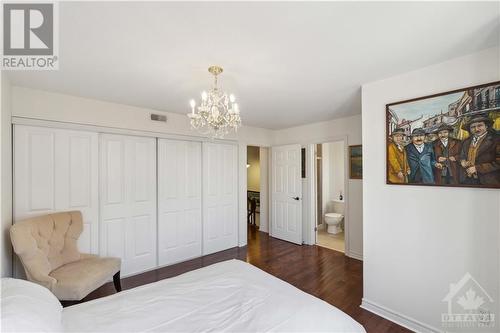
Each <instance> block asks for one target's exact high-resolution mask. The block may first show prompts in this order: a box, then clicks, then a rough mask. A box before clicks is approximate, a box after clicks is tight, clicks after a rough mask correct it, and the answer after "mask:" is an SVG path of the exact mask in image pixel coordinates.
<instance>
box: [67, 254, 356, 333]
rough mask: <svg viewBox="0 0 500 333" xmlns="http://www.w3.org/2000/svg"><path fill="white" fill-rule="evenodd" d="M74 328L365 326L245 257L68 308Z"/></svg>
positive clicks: (217, 329) (234, 329) (70, 329)
mask: <svg viewBox="0 0 500 333" xmlns="http://www.w3.org/2000/svg"><path fill="white" fill-rule="evenodd" d="M62 318H63V319H62V320H63V326H64V328H65V331H67V332H202V331H203V332H205V331H206V332H209V331H215V332H266V331H280V332H298V331H301V332H319V331H328V332H365V330H364V328H363V327H362V326H361V325H360V324H359V323H357V322H356V321H354V319H352V318H351V317H350V316H348V315H347V314H345V313H344V312H342V311H340V310H339V309H337V308H335V307H334V306H332V305H330V304H328V303H326V302H324V301H322V300H320V299H318V298H316V297H314V296H311V295H309V294H307V293H305V292H303V291H301V290H299V289H297V288H295V287H293V286H292V285H290V284H288V283H286V282H284V281H282V280H280V279H278V278H276V277H274V276H272V275H270V274H267V273H266V272H264V271H262V270H260V269H258V268H256V267H254V266H252V265H250V264H248V263H245V262H243V261H240V260H229V261H225V262H221V263H217V264H214V265H211V266H207V267H204V268H201V269H198V270H195V271H191V272H188V273H185V274H182V275H179V276H177V277H173V278H170V279H165V280H161V281H158V282H155V283H152V284H148V285H144V286H141V287H138V288H134V289H130V290H126V291H123V292H121V293H118V294H114V295H111V296H108V297H104V298H101V299H97V300H94V301H90V302H86V303H82V304H78V305H74V306H71V307H67V308H65V309H64V310H63V314H62Z"/></svg>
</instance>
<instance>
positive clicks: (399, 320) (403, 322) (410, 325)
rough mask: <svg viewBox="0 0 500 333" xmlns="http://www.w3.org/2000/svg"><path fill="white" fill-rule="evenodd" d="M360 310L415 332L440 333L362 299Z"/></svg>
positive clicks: (428, 326)
mask: <svg viewBox="0 0 500 333" xmlns="http://www.w3.org/2000/svg"><path fill="white" fill-rule="evenodd" d="M361 308H363V309H365V310H367V311H370V312H372V313H374V314H376V315H378V316H380V317H383V318H385V319H387V320H390V321H392V322H394V323H396V324H398V325H400V326H403V327H406V328H407V329H410V330H412V331H415V332H419V333H441V332H443V331H442V330H440V329H437V328H435V327H432V326H430V325H427V324H424V323H422V322H420V321H418V320H416V319H413V318H410V317H408V316H405V315H403V314H401V313H399V312H397V311H394V310H391V309H388V308H386V307H384V306H382V305H378V304H376V303H374V302H371V301H369V300H367V299H366V298H363V299H362V300H361Z"/></svg>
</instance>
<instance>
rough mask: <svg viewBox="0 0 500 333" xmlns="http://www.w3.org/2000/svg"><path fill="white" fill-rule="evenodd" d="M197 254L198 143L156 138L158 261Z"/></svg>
mask: <svg viewBox="0 0 500 333" xmlns="http://www.w3.org/2000/svg"><path fill="white" fill-rule="evenodd" d="M199 256H201V143H200V142H189V141H178V140H166V139H158V263H159V264H160V265H170V264H173V263H176V262H180V261H184V260H187V259H191V258H194V257H199Z"/></svg>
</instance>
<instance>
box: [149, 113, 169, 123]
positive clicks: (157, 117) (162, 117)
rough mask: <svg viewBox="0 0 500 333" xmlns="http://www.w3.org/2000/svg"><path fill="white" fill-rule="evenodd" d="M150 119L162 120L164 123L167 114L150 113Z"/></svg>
mask: <svg viewBox="0 0 500 333" xmlns="http://www.w3.org/2000/svg"><path fill="white" fill-rule="evenodd" d="M151 120H154V121H163V122H164V123H166V122H167V116H164V115H161V114H155V113H151Z"/></svg>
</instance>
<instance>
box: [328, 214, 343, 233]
mask: <svg viewBox="0 0 500 333" xmlns="http://www.w3.org/2000/svg"><path fill="white" fill-rule="evenodd" d="M343 219H344V215H342V214H339V213H326V214H325V223H326V225H327V226H328V228H327V229H326V232H328V233H329V234H338V233H341V232H342V226H341V222H342V220H343Z"/></svg>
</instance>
